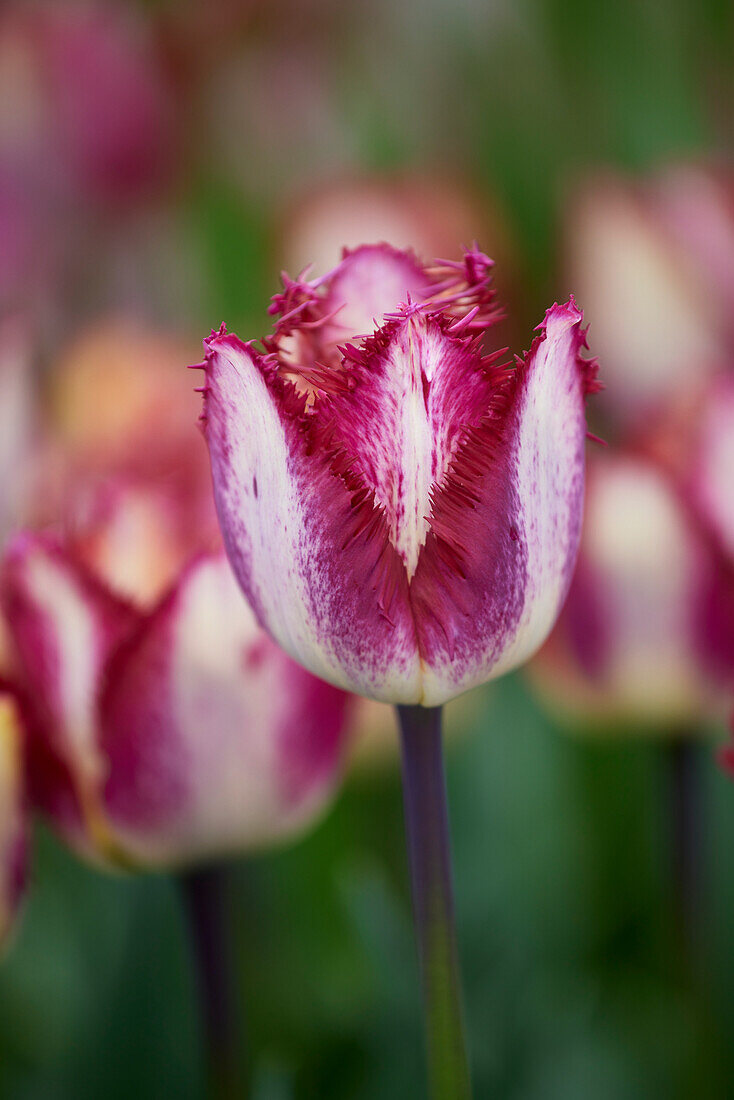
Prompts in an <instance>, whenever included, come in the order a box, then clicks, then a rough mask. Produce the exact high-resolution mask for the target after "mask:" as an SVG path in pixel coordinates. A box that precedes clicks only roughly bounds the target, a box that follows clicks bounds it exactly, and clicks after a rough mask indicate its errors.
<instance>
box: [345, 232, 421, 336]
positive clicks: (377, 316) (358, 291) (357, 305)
mask: <svg viewBox="0 0 734 1100" xmlns="http://www.w3.org/2000/svg"><path fill="white" fill-rule="evenodd" d="M325 284H326V287H327V293H326V298H325V304H326V312H327V313H332V312H333V311H335V310H338V313H336V315H335V317H334V327H335V329H336V330H340V331H341V337H340V338H341V339H353V338H354V337H355V336H364V335H367V334H368V333H372V332H374V330H375V328H379V326H380V325H381V324H382V320H383V318H384V316H385V314H386V313H391V312H393V311H394V310H396V309H397V308H398V306H399V305H402V304H404V303H405V302H407V301H408V299H409V298H410V299H412V301H414V302H415V301H420V300H421V299H422V298H424V297H425V296H426V295H427V294H428V293H429V290H430V279H429V277H428V275H427V274H426V271H425V267H424V266H423V264H422V263H421V262H420V260H419V259H418V258H417V257H416V256H415V255H414V254H413V253H412V252H403V251H400V250H399V249H397V248H392V247H391V246H390V245H388V244H364V245H361V246H360V247H359V248H355V249H354V250H353V251H351V252H347V253H346V254H345V256H344V259H343V260H342V261H341V263H340V264H339V265H338V266H337V267H336V268H335V269H334V271H333V272H332V273H331V274H330V275H328V276H326V278H325ZM337 335H338V332H337Z"/></svg>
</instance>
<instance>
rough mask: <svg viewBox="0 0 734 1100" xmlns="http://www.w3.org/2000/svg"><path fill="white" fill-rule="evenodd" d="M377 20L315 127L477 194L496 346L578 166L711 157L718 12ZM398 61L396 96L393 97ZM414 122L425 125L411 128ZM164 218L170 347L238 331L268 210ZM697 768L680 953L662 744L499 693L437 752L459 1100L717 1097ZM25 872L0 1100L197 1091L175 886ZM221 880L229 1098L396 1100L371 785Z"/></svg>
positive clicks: (249, 308)
mask: <svg viewBox="0 0 734 1100" xmlns="http://www.w3.org/2000/svg"><path fill="white" fill-rule="evenodd" d="M398 7H399V8H401V9H403V18H402V20H401V26H402V31H403V33H402V35H398V36H397V37H396V38H395V39H394V40H388V41H383V42H381V43H379V46H380V53H379V66H378V67H377V68H375V67H374V65H373V62H374V56H375V55H374V52H373V51H372V50H371V49H370V48H368V47H369V43H367V44H365V43H364V42H363V41H362V39H361V37H360V33H359V32H360V31H361V30H362V29H363V23H362V22H359V20H357V17H356V16H355V21H356V22H355V33H354V34H352V36H351V37H349V35H347V37H346V38H345V40H344V41H343V42H342V40H341V39H340V40H339V41H338V42H337V41H336V40H335V41H334V43H333V51H332V52H333V54H334V58H335V60H334V76H335V83H336V87H337V88H338V94H339V97H340V109H341V110H342V111H343V112H346V113H347V116H348V120H349V122H350V124H351V126H352V128H353V130H354V132H355V134H356V137H357V141H358V147H359V149H360V150H361V153H362V156H363V164H364V167H365V168H368V169H374V168H380V167H388V168H392V167H396V166H404V165H410V164H418V165H424V166H425V165H428V167H429V169H430V167H431V166H432V165H437V166H438V165H441V166H443V165H446V164H448V165H449V166H450V167H452V168H453V169H455V170H456V169H458V170H460V171H463V172H466V173H467V174H469V176H470V177H472V178H474V179H475V180H476V181H477V182H478V184H479V185H480V186H482V187H485V188H486V189H487V192H488V194H489V193H491V194H492V195H497V196H499V198H500V200H501V202H502V204H503V206H504V209H505V211H506V213H507V217H508V219H509V222H510V225H511V229H512V233H513V237H514V239H515V240H516V241H517V243H518V247H519V249H520V267H521V270H522V272H523V280H522V282H521V286H522V297H521V300H520V301H519V302H518V303H516V308H517V310H518V311H519V313H520V315H521V317H522V320H523V323H525V322H527V321H530V320H531V319H537V317H538V316H540V315H542V310H543V308H544V306H545V305H546V304H547V300H548V299H550V300H553V298H560V297H562V296H563V295H564V294H565V293H566V290H567V289H569V288H566V287H564V286H562V285H559V284H558V277H557V274H556V265H557V247H556V246H557V234H558V212H559V206H560V202H561V199H562V196H563V194H564V188H565V187H566V185H567V183H568V181H569V180H570V179H572V178H573V176H574V175H575V173H576V172H578V171H579V170H580V169H581V168H583V167H588V166H590V165H596V164H599V163H603V164H612V165H614V164H616V165H619V166H622V167H640V166H645V165H647V164H649V163H651V162H653V161H654V160H656V159H657V158H660V157H665V156H677V155H680V154H699V153H702V152H718V151H721V150H722V149H725V148H726V143H727V141H728V139H729V137H730V135H729V134H728V133H727V124H728V125H730V121H729V122H727V120H728V113H727V110H726V109H725V106H724V105H725V104H726V103H727V102H728V103H729V107H730V103H731V95H730V93H731V71H730V68H729V67H730V65H731V56H732V55H731V45H732V7H731V5H730V4H728V3H725V2H724V0H703V2H696V3H694V2H693V0H688V2H683V0H673V2H671V3H665V4H663V3H661V2H658V3H656V2H653V0H643V2H641V3H640V2H636V0H623V2H621V3H618V4H607V5H604V4H588V3H585V2H581V0H572V2H567V0H525V2H522V3H520V4H518V5H514V6H513V5H509V4H504V3H499V2H496V3H493V4H491V5H487V6H486V10H485V9H484V8H483V6H482V5H481V4H480V3H477V4H473V3H472V2H471V0H464V2H463V3H460V4H456V5H449V4H448V3H445V4H444V3H440V2H439V0H433V2H431V3H429V4H427V5H426V6H425V8H422V7H421V6H419V5H417V4H412V3H405V4H404V5H398ZM360 18H363V16H362V17H360ZM340 26H341V28H342V30H344V29H345V28H346V30H349V26H350V13H349V5H345V6H344V8H342V9H341V15H340ZM271 33H272V31H271ZM417 63H420V64H419V67H420V66H422V68H420V74H419V79H418V83H417V85H416V86H414V87H412V88H409V89H408V90H409V91H410V92H411V93H412V98H411V97H410V96H408V97H407V102H406V100H405V98H403V97H401V98H400V101H399V102H397V101H396V99H395V98H394V96H395V95H400V93H401V92H404V91H405V86H404V83H403V80H402V79H401V74H402V71H403V69H405V70H406V71H407V73H408V74H409V75H408V80H410V74H412V75H413V76H414V77H415V76H416V64H417ZM421 82H422V84H421ZM393 93H394V95H393ZM437 100H441V102H442V103H443V107H444V112H443V113H439V114H436V116H435V118H434V117H433V116H431V117H428V118H427V117H425V111H426V110H427V107H426V104H428V105H435V104H436V102H437ZM411 120H414V121H415V126H411ZM427 135H428V137H430V138H431V139H432V144H431V141H429V140H428V137H427ZM293 170H294V172H295V173H297V172H298V165H294V168H293ZM177 201H178V202H179V203H182V204H183V208H184V211H185V218H186V219H187V221H188V223H189V228H190V230H191V231H192V232H193V234H194V236H195V237H196V239H197V241H198V242H199V247H200V252H201V263H202V265H203V269H204V272H205V285H206V288H207V294H206V301H203V302H201V303H200V306H199V308H198V309H197V317H196V321H197V323H199V322H201V324H202V325H206V326H208V325H210V324H218V323H219V321H220V320H221V319H222V318H223V317H226V318H227V320H228V323H229V324H231V326H232V327H234V328H237V329H240V330H241V331H243V333H247V332H251V333H252V335H256V334H257V333H259V332H261V331H263V330H264V327H265V321H266V315H265V306H266V302H267V295H268V294H269V293H270V292H271V290H272V289H273V284H274V275H275V273H274V272H273V271H271V270H270V263H271V260H270V257H271V254H272V248H273V239H274V233H275V224H274V212H273V210H272V209H271V208H269V207H268V206H267V204H263V205H262V206H261V205H258V203H257V201H256V200H254V199H252V198H250V199H245V198H243V197H242V195H241V194H240V193H239V192H238V191H237V189H236V188H235V187H234V186H233V185H232V183H231V182H230V181H229V180H227V179H226V178H225V177H224V175H223V174H220V173H219V172H218V170H217V167H216V166H215V165H214V164H212V163H211V162H209V161H208V162H207V163H206V165H205V166H203V167H200V168H199V169H197V170H196V171H193V172H192V174H191V178H190V179H189V180H188V183H187V185H186V188H185V194H184V195H183V196H178V199H177ZM488 246H489V247H490V248H491V242H488ZM499 282H500V286H501V273H499ZM700 756H701V760H700V764H701V768H700V778H701V784H702V799H703V802H704V806H705V813H704V822H703V831H704V837H705V847H704V850H703V851H702V852H701V860H702V864H703V866H702V879H703V882H704V887H705V889H704V898H703V906H702V908H703V915H702V919H701V925H700V942H699V951H698V953H697V955H696V957H695V958H691V957H690V956H689V955H687V953H686V951H685V950H684V949H683V946H682V944H681V941H680V938H679V934H678V929H677V927H676V921H675V912H674V907H673V905H672V896H671V884H670V876H669V873H668V871H669V854H670V853H669V840H670V837H669V820H668V814H667V798H668V792H667V789H666V776H667V770H668V769H667V761H666V746H665V745H664V744H661V743H655V742H650V741H646V740H644V738H642V737H641V738H640V739H638V740H634V739H625V740H620V741H619V742H615V741H613V740H606V741H604V742H597V741H594V740H592V739H590V740H588V741H585V740H583V739H572V738H570V737H569V736H568V735H567V734H565V733H564V732H563V731H561V730H559V729H555V728H553V726H552V724H551V723H549V721H548V718H547V716H545V715H544V714H542V713H541V712H540V710H539V709H538V707H537V705H536V704H535V703H534V702H533V701H532V699H531V698H530V697H529V695H528V693H527V690H526V689H525V687H524V685H523V682H522V680H521V679H520V678H516V677H512V678H509V679H507V680H506V681H503V682H501V683H499V684H498V685H495V686H493V687H492V689H491V690H487V691H486V693H485V698H484V705H483V708H482V711H481V715H480V717H479V718H478V719H477V720H476V721H475V723H474V727H473V728H471V729H468V730H467V731H466V734H465V736H464V737H463V738H461V739H459V741H458V742H457V743H455V744H453V745H452V747H451V749H450V753H449V787H450V805H451V812H452V826H453V840H454V850H455V872H456V884H457V905H458V924H459V936H460V949H461V955H462V960H463V964H464V971H465V979H466V1001H467V1016H468V1021H469V1028H470V1036H471V1051H472V1061H473V1065H474V1069H475V1075H476V1089H477V1096H478V1097H485V1096H496V1097H502V1098H503V1100H556V1098H557V1100H574V1098H579V1100H586V1098H587V1097H590V1096H593V1097H595V1098H596V1100H620V1098H624V1100H656V1098H660V1100H677V1098H680V1100H723V1098H724V1097H726V1096H728V1095H731V1091H732V1085H731V1082H732V1081H733V1080H734V1054H733V1052H734V1013H732V1011H731V1006H732V1005H734V934H733V933H732V927H731V926H732V914H734V861H732V860H731V859H730V858H729V852H730V850H731V839H732V837H733V836H734V791H733V790H732V789H731V787H730V785H729V784H728V783H727V781H726V780H725V779H724V778H723V777H722V776H721V775H719V774H718V772H717V770H716V767H715V763H714V760H713V752H712V750H711V749H710V748H709V746H708V745H707V744H706V745H703V746H702V747H701V750H700ZM35 849H36V850H35V859H34V865H33V885H32V890H31V893H30V895H29V899H28V902H27V905H26V909H25V913H24V918H23V920H22V921H21V923H20V926H19V930H18V935H17V940H16V942H15V944H14V945H13V948H12V950H11V952H10V954H9V955H8V957H7V959H6V960H5V961H4V963H3V965H2V969H0V1097H2V1100H6V1098H7V1100H85V1098H93V1097H105V1100H116V1098H118V1097H119V1098H120V1100H129V1098H130V1097H133V1096H134V1097H136V1098H138V1100H144V1098H146V1097H150V1098H154V1097H155V1098H160V1097H162V1096H175V1097H177V1098H181V1100H188V1098H191V1100H195V1098H198V1097H201V1096H202V1095H203V1089H204V1085H203V1066H202V1057H201V1050H200V1044H199V1038H198V1030H197V1017H196V1008H195V1005H194V1003H193V985H192V975H191V969H190V960H189V958H188V956H187V950H186V948H187V943H186V937H185V934H184V927H183V922H182V915H181V910H180V898H179V896H178V891H177V887H176V883H175V881H174V880H172V879H169V878H166V877H163V876H149V877H141V878H135V879H125V878H114V877H111V876H107V875H104V874H100V873H98V872H96V871H94V870H91V869H88V868H86V867H84V866H82V865H80V864H79V863H78V862H77V861H76V860H74V858H73V857H72V856H70V855H69V854H68V853H67V852H66V851H64V850H63V849H62V848H61V847H60V846H59V845H58V844H57V842H56V841H55V840H54V838H53V837H52V836H51V835H50V834H49V833H48V832H46V831H45V830H43V829H39V830H38V835H37V838H36V845H35ZM231 876H232V896H233V910H232V915H233V921H234V927H235V929H236V935H237V979H238V981H239V983H240V987H241V991H242V1015H243V1019H244V1021H245V1022H244V1024H243V1036H242V1042H243V1046H245V1045H246V1049H247V1050H248V1051H249V1054H250V1058H251V1061H252V1064H253V1067H254V1080H255V1086H254V1087H255V1096H256V1100H317V1098H318V1100H323V1098H324V1097H335V1098H339V1100H367V1098H370V1100H372V1098H377V1097H380V1098H385V1100H389V1098H391V1097H395V1098H398V1097H400V1098H405V1097H414V1096H416V1097H417V1096H420V1095H422V1094H423V1062H422V1051H421V1029H420V1006H419V1001H418V975H417V963H416V960H415V957H414V949H413V941H412V934H411V923H410V904H409V897H408V893H407V873H406V866H405V855H404V840H403V828H402V807H401V800H400V786H399V777H398V774H397V770H396V769H395V768H394V767H389V766H387V767H385V768H383V769H381V770H374V771H371V772H369V773H360V774H353V775H351V776H350V777H349V780H348V782H347V784H346V786H345V788H344V790H343V791H342V793H341V794H340V796H339V798H338V800H337V802H336V804H335V805H334V807H333V809H332V810H331V812H330V814H329V815H328V816H327V818H326V819H325V820H324V821H323V822H322V823H321V824H320V825H319V826H318V827H317V828H316V829H315V830H314V831H313V832H312V833H311V834H310V835H309V836H307V837H306V838H304V839H303V841H301V842H300V843H298V844H296V845H294V846H293V847H291V848H289V849H287V850H282V851H278V852H273V853H269V854H267V855H263V856H259V857H257V858H252V859H249V860H243V861H242V862H240V863H238V864H236V865H234V866H233V867H232V868H231Z"/></svg>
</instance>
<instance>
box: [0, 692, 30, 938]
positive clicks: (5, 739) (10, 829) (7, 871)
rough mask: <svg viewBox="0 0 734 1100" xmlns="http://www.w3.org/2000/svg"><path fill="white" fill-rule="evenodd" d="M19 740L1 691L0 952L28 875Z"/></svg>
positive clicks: (10, 705) (9, 702) (11, 703)
mask: <svg viewBox="0 0 734 1100" xmlns="http://www.w3.org/2000/svg"><path fill="white" fill-rule="evenodd" d="M22 736H23V734H22V728H21V721H20V714H19V711H18V708H17V705H16V703H15V700H14V699H13V697H12V696H11V695H9V694H8V693H7V692H5V691H3V690H2V689H0V951H2V949H3V948H4V947H5V945H6V942H7V938H8V935H9V933H10V930H11V927H12V924H13V920H14V918H15V916H16V913H17V910H18V906H19V905H20V902H21V899H22V897H23V893H24V889H25V883H26V875H27V857H28V851H27V848H28V836H27V821H26V807H25V790H24V782H23V765H22Z"/></svg>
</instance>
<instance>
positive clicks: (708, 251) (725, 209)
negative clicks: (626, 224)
mask: <svg viewBox="0 0 734 1100" xmlns="http://www.w3.org/2000/svg"><path fill="white" fill-rule="evenodd" d="M652 199H653V202H654V203H655V208H656V210H657V212H658V217H659V218H660V221H661V224H662V225H663V226H664V227H665V229H666V230H667V232H668V233H669V234H670V236H671V238H672V239H673V240H675V241H677V242H678V243H679V244H680V246H681V247H682V248H684V249H685V251H686V254H687V256H689V257H690V261H691V264H692V265H693V266H695V268H696V270H697V271H698V272H699V273H700V276H701V278H702V280H704V281H705V284H706V286H707V288H708V290H709V292H710V294H711V297H712V299H713V300H714V301H715V302H719V303H720V307H721V322H722V325H723V327H724V328H725V329H726V330H728V331H729V332H731V331H732V330H733V329H734V186H733V185H732V179H731V176H730V175H729V174H728V173H727V172H726V170H724V171H722V172H717V171H712V170H710V169H707V168H704V167H703V166H702V165H696V164H685V163H681V164H678V165H674V166H673V167H670V168H668V169H667V170H666V171H664V172H662V173H661V174H660V176H659V177H658V178H657V179H656V180H654V181H653V187H652Z"/></svg>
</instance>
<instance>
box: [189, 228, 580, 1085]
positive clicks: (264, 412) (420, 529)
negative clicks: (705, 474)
mask: <svg viewBox="0 0 734 1100" xmlns="http://www.w3.org/2000/svg"><path fill="white" fill-rule="evenodd" d="M491 266H492V265H491V261H490V260H489V259H488V258H487V257H486V256H485V255H484V254H483V253H481V252H479V251H478V250H477V249H474V250H472V251H469V252H467V253H466V254H465V256H464V258H463V260H461V261H458V262H447V261H437V262H436V263H435V264H434V265H431V266H425V265H424V264H422V263H420V262H419V261H418V259H417V258H416V257H415V256H414V255H413V254H412V253H410V252H399V251H397V250H395V249H392V248H390V247H388V246H387V245H375V246H367V245H365V246H362V247H361V248H357V249H355V250H354V251H352V252H346V253H345V255H344V258H343V259H342V262H341V263H340V264H339V265H338V266H337V267H336V268H335V269H334V271H332V272H330V273H329V274H328V275H326V276H324V277H323V278H320V279H315V280H311V281H307V280H306V279H305V275H302V276H301V277H299V278H298V279H295V280H292V279H289V278H288V277H287V276H285V277H284V289H283V292H282V293H281V294H278V295H276V296H275V298H274V299H273V304H272V307H271V313H273V314H275V315H277V316H278V318H279V319H278V321H277V322H276V325H275V331H274V334H273V335H272V336H270V337H268V338H266V339H265V340H264V341H263V346H262V349H260V348H258V347H257V346H256V345H255V344H254V343H243V342H242V341H241V340H239V339H238V338H237V337H236V336H233V335H230V334H228V333H227V331H226V329H225V328H224V326H222V327H221V328H220V330H219V331H218V332H213V333H212V335H211V336H210V337H209V338H208V339H207V340H206V341H205V347H206V356H205V360H204V363H203V364H201V366H202V367H203V369H204V371H205V381H204V385H203V387H202V389H203V393H204V416H203V421H204V428H205V435H206V439H207V442H208V444H209V451H210V455H211V464H212V472H213V479H214V492H215V498H216V502H217V509H218V513H219V521H220V524H221V527H222V531H223V534H224V540H225V544H226V546H227V550H228V553H229V556H230V560H231V562H232V565H233V567H234V570H235V573H236V575H237V578H238V580H239V582H240V584H241V586H242V588H243V589H244V591H245V593H246V594H247V597H248V599H249V600H250V602H251V604H252V606H253V608H254V610H255V613H256V614H257V616H258V619H259V620H260V622H261V623H262V625H263V626H264V627H265V628H266V629H267V630H268V631H269V633H270V634H271V635H272V636H273V638H275V640H276V641H277V642H279V644H280V645H282V646H283V648H284V649H285V650H286V652H288V653H290V654H291V656H293V657H294V658H295V659H296V660H297V661H299V662H300V663H301V664H302V665H304V667H305V668H307V669H310V670H311V671H312V672H314V673H316V674H317V675H318V676H320V677H322V678H323V679H325V680H327V681H330V682H332V683H335V684H338V685H339V686H341V687H346V688H349V689H350V690H352V691H354V692H356V693H358V694H360V695H365V696H367V697H369V698H372V699H377V700H383V701H386V702H393V703H397V704H399V706H398V714H399V719H400V727H401V737H402V749H403V776H404V795H405V815H406V827H407V834H408V849H409V858H410V865H411V873H412V885H413V902H414V914H415V921H416V931H417V936H418V942H419V949H420V959H421V969H422V976H423V985H424V998H425V1004H426V1028H427V1049H428V1056H429V1077H430V1081H431V1089H432V1094H433V1095H434V1096H435V1097H436V1098H437V1100H438V1098H439V1097H449V1096H451V1097H453V1098H455V1100H465V1098H468V1097H469V1096H470V1095H471V1085H470V1075H469V1066H468V1060H467V1056H466V1046H465V1041H464V1033H463V1024H462V1012H461V997H460V982H459V968H458V958H457V950H456V939H455V933H454V914H453V902H452V893H451V861H450V849H449V841H448V816H447V808H446V799H445V788H444V778H443V758H442V742H441V710H440V706H441V704H443V703H444V702H445V701H446V700H448V699H451V698H452V697H454V696H456V695H459V694H460V693H461V692H463V691H466V690H467V689H468V688H471V687H473V686H475V685H476V684H480V683H482V682H483V681H485V680H488V679H490V678H492V677H494V676H498V675H500V674H501V673H502V672H505V671H507V670H509V669H511V668H514V667H516V666H517V665H519V664H521V663H522V662H523V661H525V660H527V659H528V657H530V656H531V654H532V653H533V652H534V651H535V649H536V648H537V647H538V646H539V645H540V644H541V642H542V641H543V640H544V638H545V636H546V635H547V633H548V631H549V630H550V629H551V627H552V625H553V622H554V620H555V618H556V615H557V614H558V611H559V610H560V607H561V605H562V603H563V600H564V598H565V595H566V590H567V587H568V584H569V582H570V578H571V573H572V570H573V565H574V560H575V556H576V549H577V545H578V540H579V533H580V528H581V509H582V500H583V487H584V439H585V435H586V421H585V413H584V398H585V396H586V394H587V393H589V392H591V391H592V390H594V389H596V388H597V383H596V365H595V363H594V362H592V361H588V360H585V359H583V358H582V356H581V349H582V347H583V346H584V343H585V339H584V337H585V333H584V330H583V329H582V327H581V321H582V317H581V313H580V311H579V310H578V309H577V308H576V305H575V303H574V301H573V299H571V300H570V301H569V302H567V303H566V304H565V305H561V306H559V305H554V306H553V307H552V308H551V309H549V310H548V312H547V314H546V317H545V321H544V322H543V324H542V325H541V326H540V329H541V332H540V335H539V336H538V337H537V338H536V340H535V341H534V342H533V344H532V346H531V348H530V351H529V353H528V354H527V355H526V356H525V357H524V358H523V359H521V360H518V362H517V365H516V366H515V367H514V368H513V369H508V368H507V366H506V365H500V364H499V362H498V359H499V356H498V355H497V354H494V355H486V354H483V349H482V342H483V340H484V337H485V335H486V334H487V332H488V330H489V328H490V327H491V325H492V324H493V322H494V321H495V320H496V319H497V316H498V311H497V309H496V307H495V305H494V301H493V294H492V291H491V288H490V271H491Z"/></svg>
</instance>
